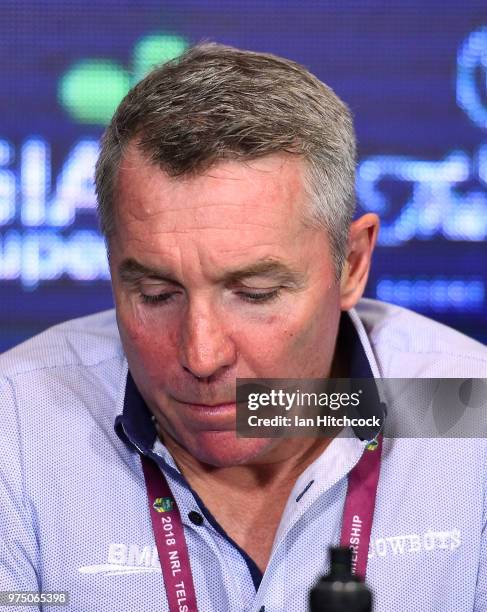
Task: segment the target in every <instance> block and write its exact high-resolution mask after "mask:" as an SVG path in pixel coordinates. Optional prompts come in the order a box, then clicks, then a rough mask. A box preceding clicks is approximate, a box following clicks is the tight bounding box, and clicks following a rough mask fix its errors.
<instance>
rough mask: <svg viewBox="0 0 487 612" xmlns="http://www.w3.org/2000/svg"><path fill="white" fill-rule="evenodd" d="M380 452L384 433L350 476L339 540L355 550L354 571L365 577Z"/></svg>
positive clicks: (343, 544)
mask: <svg viewBox="0 0 487 612" xmlns="http://www.w3.org/2000/svg"><path fill="white" fill-rule="evenodd" d="M369 449H370V450H369ZM381 455H382V435H379V436H378V438H377V443H376V444H375V445H374V446H370V447H366V449H365V450H364V452H363V454H362V456H361V457H360V461H359V462H358V463H357V465H356V466H355V467H354V468H353V470H352V471H351V472H350V474H349V475H348V489H347V497H346V498H345V506H344V508H343V521H342V535H341V538H340V543H341V545H342V546H349V547H350V548H351V549H352V571H353V573H354V574H357V576H359V577H360V578H365V572H366V570H367V560H368V557H369V542H370V533H371V531H372V520H373V518H374V510H375V498H376V496H377V487H378V485H379V474H380V463H381Z"/></svg>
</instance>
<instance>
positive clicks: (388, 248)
mask: <svg viewBox="0 0 487 612" xmlns="http://www.w3.org/2000/svg"><path fill="white" fill-rule="evenodd" d="M201 40H215V41H218V42H222V43H227V44H231V45H235V46H238V47H241V48H247V49H252V50H257V51H270V52H274V53H277V54H279V55H283V56H285V57H288V58H291V59H294V60H296V61H299V62H301V63H302V64H304V65H305V66H307V67H308V68H309V69H310V70H311V71H312V72H314V73H315V74H316V75H317V76H318V77H319V78H321V79H322V80H323V81H325V82H326V83H327V84H329V85H330V86H331V87H333V89H334V90H335V91H336V92H337V93H338V95H339V96H340V97H342V98H343V99H344V100H345V101H346V102H347V103H348V104H349V106H350V107H351V109H352V112H353V113H354V116H355V125H356V130H357V136H358V143H359V163H358V166H357V200H358V209H359V210H358V212H359V213H361V212H366V211H374V212H376V213H378V214H379V215H380V216H381V218H382V230H381V234H380V238H379V246H378V249H377V253H376V256H375V260H374V266H373V271H372V275H371V278H370V281H369V285H368V289H367V295H369V296H371V297H378V298H379V299H382V300H386V301H389V302H394V303H397V304H400V305H403V306H406V307H408V308H412V309H414V310H416V311H419V312H421V313H424V314H425V315H427V316H430V317H433V318H435V319H437V320H440V321H443V322H445V323H447V324H449V325H451V326H453V327H456V328H457V329H460V330H462V331H464V332H465V333H467V334H469V335H471V336H473V337H476V338H478V339H480V340H483V341H487V316H486V311H487V249H486V236H487V8H486V6H485V0H482V1H473V0H463V2H461V3H460V2H458V0H442V1H441V2H440V1H438V2H437V1H435V0H430V1H429V2H424V1H423V0H421V1H418V0H414V1H413V0H409V1H408V2H404V1H400V2H399V1H397V2H396V1H393V0H387V1H375V0H369V1H363V0H361V1H360V2H358V1H357V2H355V1H349V2H342V1H341V0H336V1H326V2H325V1H323V2H319V1H307V0H298V1H290V0H286V1H283V0H279V1H277V0H276V1H272V0H259V1H254V0H246V1H245V2H242V1H241V0H238V1H237V0H235V1H233V0H225V1H224V2H223V1H221V0H220V1H216V0H214V1H203V0H193V1H190V0H174V1H161V0H140V1H139V2H132V1H129V0H97V2H88V3H86V2H81V1H80V0H70V2H66V1H65V0H63V1H61V0H43V1H42V2H41V1H39V0H37V1H26V0H16V1H15V2H13V1H12V0H4V1H3V2H2V3H1V5H0V54H1V62H0V70H1V82H2V93H1V95H0V351H2V350H5V349H7V348H8V347H10V346H13V345H14V344H15V343H17V342H19V341H21V340H23V339H25V338H27V337H29V336H31V335H33V334H34V333H36V332H38V331H40V330H42V329H44V328H46V327H48V326H49V325H52V324H53V323H56V322H58V321H61V320H64V319H68V318H71V317H75V316H80V315H83V314H87V313H90V312H94V311H97V310H101V309H105V308H109V307H111V305H112V298H111V292H110V284H109V279H108V271H107V263H106V256H105V249H104V243H103V239H102V238H101V236H100V235H99V233H98V231H97V222H96V216H95V195H94V188H93V167H94V163H95V160H96V157H97V153H98V139H99V137H100V134H101V133H102V130H103V128H104V126H105V125H106V123H107V122H108V120H109V118H110V116H111V114H112V113H113V111H114V109H115V107H116V105H117V103H118V102H119V101H120V99H121V97H122V96H123V95H124V94H125V93H126V92H127V91H128V89H129V88H130V86H131V85H132V84H134V83H135V82H137V81H138V80H139V79H140V78H141V77H142V76H143V75H144V74H145V73H146V72H147V71H148V70H149V69H150V68H151V67H152V66H153V65H154V64H156V63H159V62H161V61H164V60H167V59H169V58H171V57H174V56H176V55H178V54H179V53H181V52H182V51H183V50H184V49H185V48H186V47H187V46H188V45H190V44H192V43H195V42H198V41H201Z"/></svg>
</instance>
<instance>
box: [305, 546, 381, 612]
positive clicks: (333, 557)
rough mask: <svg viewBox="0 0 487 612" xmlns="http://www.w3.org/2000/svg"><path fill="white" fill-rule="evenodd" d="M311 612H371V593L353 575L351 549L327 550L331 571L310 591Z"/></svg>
mask: <svg viewBox="0 0 487 612" xmlns="http://www.w3.org/2000/svg"><path fill="white" fill-rule="evenodd" d="M309 603H310V610H311V612H372V593H371V592H370V591H369V589H368V588H367V587H366V586H365V584H364V582H363V581H362V580H361V579H360V578H359V577H358V576H355V575H354V574H352V549H351V548H346V547H338V548H330V572H329V573H328V574H327V575H326V576H323V578H321V579H320V580H319V581H318V582H317V583H316V585H315V586H314V588H313V589H312V590H311V592H310V596H309Z"/></svg>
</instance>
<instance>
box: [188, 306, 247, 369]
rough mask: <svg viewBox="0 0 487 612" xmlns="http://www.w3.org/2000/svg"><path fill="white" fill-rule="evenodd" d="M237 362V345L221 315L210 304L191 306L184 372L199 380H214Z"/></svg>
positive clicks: (189, 309) (189, 308)
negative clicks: (211, 378)
mask: <svg viewBox="0 0 487 612" xmlns="http://www.w3.org/2000/svg"><path fill="white" fill-rule="evenodd" d="M235 359H236V350H235V345H234V343H233V340H232V338H231V337H230V335H229V330H228V329H227V327H226V325H225V321H224V317H223V316H222V315H221V313H219V312H217V310H216V309H215V307H214V305H212V304H210V303H201V302H200V303H198V304H197V303H192V304H189V305H188V307H187V310H186V314H185V320H184V322H183V330H182V337H181V363H182V365H183V367H184V369H185V370H187V371H189V372H190V373H191V374H193V376H195V377H196V378H210V377H215V376H217V375H218V374H219V373H221V372H223V371H224V370H226V369H227V368H229V367H230V366H232V365H233V364H234V363H235Z"/></svg>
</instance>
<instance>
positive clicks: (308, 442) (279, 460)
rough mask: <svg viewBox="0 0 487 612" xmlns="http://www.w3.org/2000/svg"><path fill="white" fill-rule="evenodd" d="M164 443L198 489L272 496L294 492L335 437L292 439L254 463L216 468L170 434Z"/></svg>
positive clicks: (179, 466)
mask: <svg viewBox="0 0 487 612" xmlns="http://www.w3.org/2000/svg"><path fill="white" fill-rule="evenodd" d="M163 441H164V444H165V445H166V447H167V448H168V450H169V452H170V453H171V455H172V456H173V459H174V461H175V463H176V465H177V466H178V468H179V469H180V470H181V472H182V473H183V474H184V476H185V477H186V479H187V480H188V482H189V483H190V484H191V485H192V486H194V487H195V488H196V489H197V490H198V488H199V485H200V486H201V485H205V484H207V485H209V486H210V485H211V486H215V487H218V486H221V487H223V488H226V487H227V486H228V487H229V488H231V489H235V483H236V482H238V490H239V491H241V492H242V493H245V494H248V493H253V494H257V493H259V492H260V493H264V492H265V493H266V494H267V493H268V492H269V491H272V490H273V489H281V490H282V489H283V488H286V489H291V488H292V486H293V485H294V483H295V482H296V479H297V478H298V477H299V476H300V475H301V474H302V472H304V470H305V469H306V468H307V467H308V466H309V465H311V463H313V461H314V460H315V459H317V458H318V457H319V456H320V455H321V453H322V452H323V451H324V450H325V448H326V447H327V446H328V444H329V443H330V442H331V438H311V439H310V438H288V439H285V440H280V444H279V447H278V448H276V449H273V452H271V453H268V454H267V455H266V456H265V457H263V458H261V459H256V460H255V461H254V462H252V463H247V464H244V465H232V466H224V467H220V466H214V465H209V464H207V463H203V462H201V461H199V460H198V459H197V458H196V457H194V456H193V455H191V454H190V453H189V452H188V451H187V450H186V449H185V448H184V447H183V446H181V445H180V444H179V443H178V442H177V441H176V440H174V439H173V438H172V437H171V436H169V435H164V439H163Z"/></svg>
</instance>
